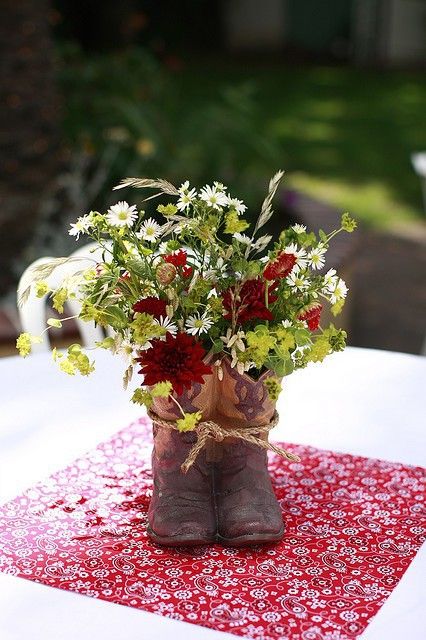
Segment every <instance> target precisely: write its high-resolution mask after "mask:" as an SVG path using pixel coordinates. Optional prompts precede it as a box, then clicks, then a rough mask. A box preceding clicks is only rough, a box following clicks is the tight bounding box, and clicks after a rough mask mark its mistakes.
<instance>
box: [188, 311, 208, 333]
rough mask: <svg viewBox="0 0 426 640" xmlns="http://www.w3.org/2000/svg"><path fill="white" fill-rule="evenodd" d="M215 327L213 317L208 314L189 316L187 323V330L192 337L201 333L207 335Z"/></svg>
mask: <svg viewBox="0 0 426 640" xmlns="http://www.w3.org/2000/svg"><path fill="white" fill-rule="evenodd" d="M212 326H213V320H212V318H211V316H209V315H208V314H207V313H203V315H201V316H200V314H199V313H198V314H196V315H193V316H189V318H188V320H187V321H186V323H185V328H186V330H187V333H189V334H190V335H191V336H196V335H197V334H200V333H207V331H208V330H209V329H210V328H211V327H212Z"/></svg>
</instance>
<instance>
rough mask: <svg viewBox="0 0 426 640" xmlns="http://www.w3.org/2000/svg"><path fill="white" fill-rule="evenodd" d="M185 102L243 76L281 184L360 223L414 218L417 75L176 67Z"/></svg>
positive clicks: (420, 105)
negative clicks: (277, 155) (275, 154)
mask: <svg viewBox="0 0 426 640" xmlns="http://www.w3.org/2000/svg"><path fill="white" fill-rule="evenodd" d="M179 81H180V86H181V91H182V93H183V94H184V95H185V96H186V99H187V100H199V101H203V100H208V99H211V98H212V96H213V95H214V94H215V93H217V92H218V90H219V88H220V87H222V86H223V85H226V84H235V83H240V82H245V81H247V82H252V83H253V87H254V89H255V95H256V103H257V106H258V112H257V117H258V118H259V123H262V127H263V126H266V131H267V135H269V136H270V137H271V139H272V140H275V141H276V142H277V143H278V144H279V147H280V151H281V154H282V161H281V165H282V166H283V167H284V168H285V169H286V170H287V172H288V175H287V184H289V185H290V186H294V187H298V188H300V189H303V190H305V191H307V192H309V193H311V194H313V195H316V196H318V197H319V198H321V199H323V200H327V201H330V202H332V203H334V204H336V205H337V206H338V207H341V208H343V209H349V210H351V212H352V213H353V214H354V215H356V216H358V217H359V218H360V219H362V220H363V221H365V222H366V223H368V224H369V225H372V226H376V227H382V228H384V227H390V226H392V225H394V224H395V223H398V224H401V223H407V224H409V222H410V221H415V220H417V221H418V220H421V219H422V218H423V217H424V214H423V211H422V196H421V189H420V181H419V178H418V177H417V176H416V175H415V173H414V171H413V169H412V166H411V162H410V154H411V152H412V151H420V150H426V81H425V76H424V74H422V73H421V72H417V73H415V72H410V73H402V72H395V71H368V70H361V69H347V68H336V67H310V68H304V69H303V68H301V69H297V68H285V67H282V66H278V65H277V66H276V67H275V68H265V69H264V68H254V69H253V68H252V69H251V70H250V71H249V70H247V69H244V68H237V67H228V68H225V69H224V68H222V67H220V66H219V65H218V64H217V63H216V64H213V65H211V67H210V68H209V66H208V65H206V64H203V65H202V66H194V65H192V66H190V67H187V68H186V69H185V70H184V71H183V72H181V75H180V78H179Z"/></svg>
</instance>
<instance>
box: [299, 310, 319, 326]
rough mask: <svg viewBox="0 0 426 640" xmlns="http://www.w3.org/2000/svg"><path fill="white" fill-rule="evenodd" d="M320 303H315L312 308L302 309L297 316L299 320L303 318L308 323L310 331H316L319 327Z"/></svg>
mask: <svg viewBox="0 0 426 640" xmlns="http://www.w3.org/2000/svg"><path fill="white" fill-rule="evenodd" d="M321 311H322V304H317V305H315V307H312V309H308V311H304V312H303V313H302V314H300V316H299V320H305V321H306V322H307V323H308V328H309V329H310V330H311V331H316V330H317V329H318V327H319V323H320V318H321Z"/></svg>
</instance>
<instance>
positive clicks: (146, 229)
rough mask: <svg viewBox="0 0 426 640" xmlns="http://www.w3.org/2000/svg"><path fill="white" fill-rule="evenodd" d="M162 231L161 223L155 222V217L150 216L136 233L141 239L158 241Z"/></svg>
mask: <svg viewBox="0 0 426 640" xmlns="http://www.w3.org/2000/svg"><path fill="white" fill-rule="evenodd" d="M160 233H161V225H160V224H158V222H155V220H154V218H148V220H145V222H143V223H142V225H141V228H140V229H139V231H138V233H137V234H136V235H137V236H138V238H140V239H141V240H145V241H146V242H156V241H157V238H158V236H159V235H160Z"/></svg>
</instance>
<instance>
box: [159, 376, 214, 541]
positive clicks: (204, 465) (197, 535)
mask: <svg viewBox="0 0 426 640" xmlns="http://www.w3.org/2000/svg"><path fill="white" fill-rule="evenodd" d="M212 378H213V376H206V382H205V384H204V385H201V384H195V385H194V386H193V388H192V389H191V390H190V391H189V392H185V393H184V394H182V395H181V396H179V398H178V401H179V403H180V405H181V406H182V407H183V409H184V410H185V411H188V412H194V411H198V410H202V411H203V416H204V417H205V418H206V419H208V418H209V407H210V404H211V403H212V402H213V398H214V394H213V393H212V389H211V388H210V387H211V383H212V380H211V379H212ZM152 408H153V410H154V411H155V412H156V413H157V414H158V415H159V416H160V417H161V418H164V419H166V420H175V419H176V418H178V417H179V415H180V414H179V410H178V409H177V407H176V405H175V404H174V403H173V402H172V401H170V400H167V399H164V398H156V399H155V401H154V405H153V407H152ZM195 441H196V434H195V433H193V432H187V433H179V432H178V431H176V430H174V429H168V428H165V427H160V426H157V425H154V449H153V452H152V474H153V480H154V487H153V495H152V499H151V502H150V505H149V510H148V523H149V524H148V535H149V537H150V538H151V540H153V541H154V542H157V543H158V544H162V545H167V546H182V545H199V544H209V543H213V542H215V539H216V515H215V508H214V497H213V485H212V464H211V463H209V462H207V460H206V452H205V451H202V452H201V453H200V455H199V456H198V457H197V459H196V461H195V463H194V464H193V466H192V467H191V468H190V469H189V471H188V472H187V473H186V474H184V473H183V472H182V471H181V468H180V466H181V464H182V463H183V462H184V461H185V459H186V457H187V456H188V453H189V451H190V449H191V447H192V445H193V444H194V442H195Z"/></svg>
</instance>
